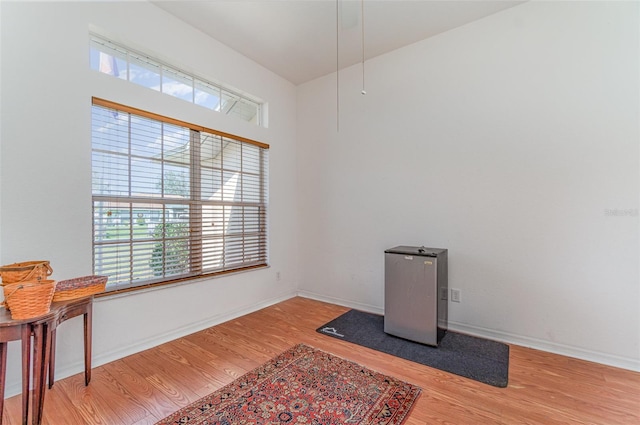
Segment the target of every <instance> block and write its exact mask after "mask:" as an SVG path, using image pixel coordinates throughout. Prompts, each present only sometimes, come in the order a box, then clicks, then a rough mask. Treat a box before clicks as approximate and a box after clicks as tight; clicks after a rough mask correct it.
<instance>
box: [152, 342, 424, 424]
mask: <svg viewBox="0 0 640 425" xmlns="http://www.w3.org/2000/svg"><path fill="white" fill-rule="evenodd" d="M420 391H421V389H420V388H419V387H416V386H414V385H412V384H409V383H406V382H403V381H400V380H398V379H395V378H393V377H390V376H385V375H383V374H380V373H378V372H375V371H373V370H369V369H367V368H365V367H363V366H360V365H358V364H357V363H354V362H351V361H348V360H344V359H342V358H339V357H336V356H333V355H331V354H329V353H325V352H323V351H320V350H317V349H314V348H312V347H309V346H306V345H304V344H299V345H296V346H295V347H292V348H290V349H289V350H287V351H285V352H284V353H282V354H280V355H278V356H276V357H275V358H273V359H271V360H269V361H268V362H267V363H265V364H263V365H262V366H259V367H258V368H256V369H254V370H253V371H251V372H249V373H247V374H245V375H243V376H242V377H240V378H238V379H236V380H235V381H233V382H231V383H230V384H228V385H226V386H224V387H223V388H221V389H219V390H217V391H215V392H213V393H211V394H210V395H208V396H206V397H203V398H201V399H200V400H198V401H196V402H195V403H192V404H190V405H189V406H187V407H184V408H182V409H180V410H179V411H177V412H175V413H174V414H172V415H170V416H168V417H166V418H165V419H163V420H161V421H160V422H158V423H157V424H156V425H178V424H180V425H183V424H188V425H204V424H207V425H239V424H255V425H272V424H282V425H285V424H300V425H313V424H318V425H320V424H326V425H333V424H335V425H339V424H347V423H349V424H361V425H374V424H375V425H399V424H401V423H402V422H404V420H405V419H406V418H407V415H408V414H409V412H410V410H411V407H412V406H413V404H414V402H415V401H416V399H417V398H418V396H419V395H420Z"/></svg>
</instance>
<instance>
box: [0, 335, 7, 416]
mask: <svg viewBox="0 0 640 425" xmlns="http://www.w3.org/2000/svg"><path fill="white" fill-rule="evenodd" d="M7 345H8V343H7V342H0V425H2V412H3V410H4V386H5V378H6V375H7Z"/></svg>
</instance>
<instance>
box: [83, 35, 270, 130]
mask: <svg viewBox="0 0 640 425" xmlns="http://www.w3.org/2000/svg"><path fill="white" fill-rule="evenodd" d="M90 53H91V69H95V70H96V71H99V72H102V73H103V74H107V75H112V76H114V77H116V78H120V79H122V80H127V81H130V82H132V83H134V84H138V85H141V86H143V87H146V88H149V89H152V90H156V91H159V92H161V93H165V94H168V95H169V96H173V97H177V98H179V99H182V100H186V101H187V102H191V103H194V104H196V105H199V106H203V107H205V108H208V109H212V110H214V111H218V112H221V113H223V114H226V115H231V116H235V117H238V118H240V119H242V120H244V121H247V122H250V123H253V124H256V125H262V123H263V122H264V121H265V120H263V119H262V113H263V108H262V103H261V102H259V101H257V100H255V99H252V98H251V96H248V95H243V94H241V93H236V92H235V91H234V90H232V89H231V88H230V87H223V86H222V85H219V84H215V83H212V82H210V81H206V80H204V79H201V78H198V77H196V76H194V75H191V74H189V73H188V72H184V71H181V70H179V69H177V68H175V67H173V66H171V65H169V64H166V63H163V62H161V61H159V60H157V59H153V58H150V57H148V56H147V55H144V54H142V53H139V52H136V51H134V50H132V49H130V48H128V47H125V46H122V45H119V44H116V43H113V42H111V41H109V40H106V39H104V38H101V37H98V36H96V35H92V36H91V52H90Z"/></svg>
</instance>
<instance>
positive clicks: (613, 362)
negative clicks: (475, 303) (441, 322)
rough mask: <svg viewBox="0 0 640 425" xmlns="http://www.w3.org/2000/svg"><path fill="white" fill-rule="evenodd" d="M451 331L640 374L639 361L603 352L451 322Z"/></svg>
mask: <svg viewBox="0 0 640 425" xmlns="http://www.w3.org/2000/svg"><path fill="white" fill-rule="evenodd" d="M449 329H451V330H452V331H456V332H460V333H465V334H469V335H473V336H479V337H482V338H487V339H491V340H494V341H501V342H505V343H509V344H514V345H520V346H522V347H527V348H533V349H536V350H541V351H546V352H549V353H553V354H560V355H562V356H567V357H573V358H576V359H581V360H587V361H591V362H595V363H600V364H604V365H607V366H613V367H619V368H622V369H628V370H632V371H635V372H640V360H639V359H633V358H630V357H622V356H616V355H614V354H609V353H605V352H602V351H594V350H585V349H584V348H580V347H574V346H571V345H566V344H558V343H553V342H549V341H544V340H541V339H538V338H531V337H528V336H522V335H516V334H512V333H508V332H502V331H495V330H493V329H486V328H482V327H479V326H472V325H468V324H464V323H457V322H451V321H449Z"/></svg>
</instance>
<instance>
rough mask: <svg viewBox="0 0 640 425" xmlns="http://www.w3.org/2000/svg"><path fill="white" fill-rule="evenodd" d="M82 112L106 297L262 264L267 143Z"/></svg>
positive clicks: (108, 111)
mask: <svg viewBox="0 0 640 425" xmlns="http://www.w3.org/2000/svg"><path fill="white" fill-rule="evenodd" d="M92 109H93V110H92V152H93V153H92V174H93V176H92V182H93V190H92V191H93V259H94V267H93V268H94V273H95V274H99V275H107V276H109V282H108V286H107V290H121V289H128V288H131V287H136V286H143V285H149V284H155V283H160V282H167V281H174V280H180V279H184V278H192V277H198V276H203V275H208V274H214V273H222V272H229V271H235V270H241V269H247V268H253V267H260V266H264V265H266V264H267V232H266V229H267V223H266V219H267V186H268V185H267V170H268V164H267V161H268V147H269V146H268V145H265V144H263V143H259V142H255V141H252V140H248V139H244V138H241V137H236V136H233V135H230V134H226V133H222V132H218V131H215V130H210V129H205V128H202V127H198V126H195V125H191V124H188V123H184V122H181V121H177V120H173V119H170V118H166V117H162V116H159V115H155V114H152V113H149V112H145V111H141V110H137V109H134V108H130V107H126V106H123V105H118V104H114V103H112V102H108V101H105V100H101V99H96V98H94V99H93V106H92Z"/></svg>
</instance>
